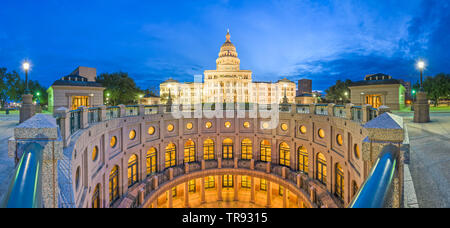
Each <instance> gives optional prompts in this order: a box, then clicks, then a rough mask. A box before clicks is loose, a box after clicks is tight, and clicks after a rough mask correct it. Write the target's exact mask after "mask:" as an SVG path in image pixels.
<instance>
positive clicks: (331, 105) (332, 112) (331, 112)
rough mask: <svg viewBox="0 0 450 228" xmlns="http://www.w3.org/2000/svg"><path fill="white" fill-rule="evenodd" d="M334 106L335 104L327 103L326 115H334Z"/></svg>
mask: <svg viewBox="0 0 450 228" xmlns="http://www.w3.org/2000/svg"><path fill="white" fill-rule="evenodd" d="M334 106H336V104H328V116H334Z"/></svg>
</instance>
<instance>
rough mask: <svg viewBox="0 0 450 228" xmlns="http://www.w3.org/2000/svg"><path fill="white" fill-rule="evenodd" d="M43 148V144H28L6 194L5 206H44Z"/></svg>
mask: <svg viewBox="0 0 450 228" xmlns="http://www.w3.org/2000/svg"><path fill="white" fill-rule="evenodd" d="M42 150H43V148H42V146H41V145H39V144H37V143H31V144H29V145H27V147H26V149H25V152H24V153H23V155H22V157H21V159H20V162H19V163H18V165H17V168H16V171H15V175H14V179H13V180H12V182H11V184H10V186H9V190H8V193H7V194H6V196H5V201H4V202H3V205H2V207H3V208H5V207H6V208H40V207H42V205H43V204H42V186H41V169H42V164H41V159H42V152H41V151H42Z"/></svg>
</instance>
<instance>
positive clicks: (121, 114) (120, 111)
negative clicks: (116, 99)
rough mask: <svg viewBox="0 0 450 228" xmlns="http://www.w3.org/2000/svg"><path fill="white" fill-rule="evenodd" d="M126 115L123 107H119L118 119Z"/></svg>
mask: <svg viewBox="0 0 450 228" xmlns="http://www.w3.org/2000/svg"><path fill="white" fill-rule="evenodd" d="M126 113H127V110H126V106H125V105H119V117H125V116H126Z"/></svg>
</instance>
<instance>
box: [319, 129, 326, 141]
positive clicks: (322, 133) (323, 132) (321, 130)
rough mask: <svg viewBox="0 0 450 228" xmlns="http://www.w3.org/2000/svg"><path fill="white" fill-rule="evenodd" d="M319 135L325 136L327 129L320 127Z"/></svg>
mask: <svg viewBox="0 0 450 228" xmlns="http://www.w3.org/2000/svg"><path fill="white" fill-rule="evenodd" d="M319 137H320V138H322V139H323V138H325V131H324V130H323V129H319Z"/></svg>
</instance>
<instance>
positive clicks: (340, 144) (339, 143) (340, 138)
mask: <svg viewBox="0 0 450 228" xmlns="http://www.w3.org/2000/svg"><path fill="white" fill-rule="evenodd" d="M336 142H337V144H338V145H339V146H342V145H343V144H344V139H343V138H342V135H340V134H338V135H337V136H336Z"/></svg>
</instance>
